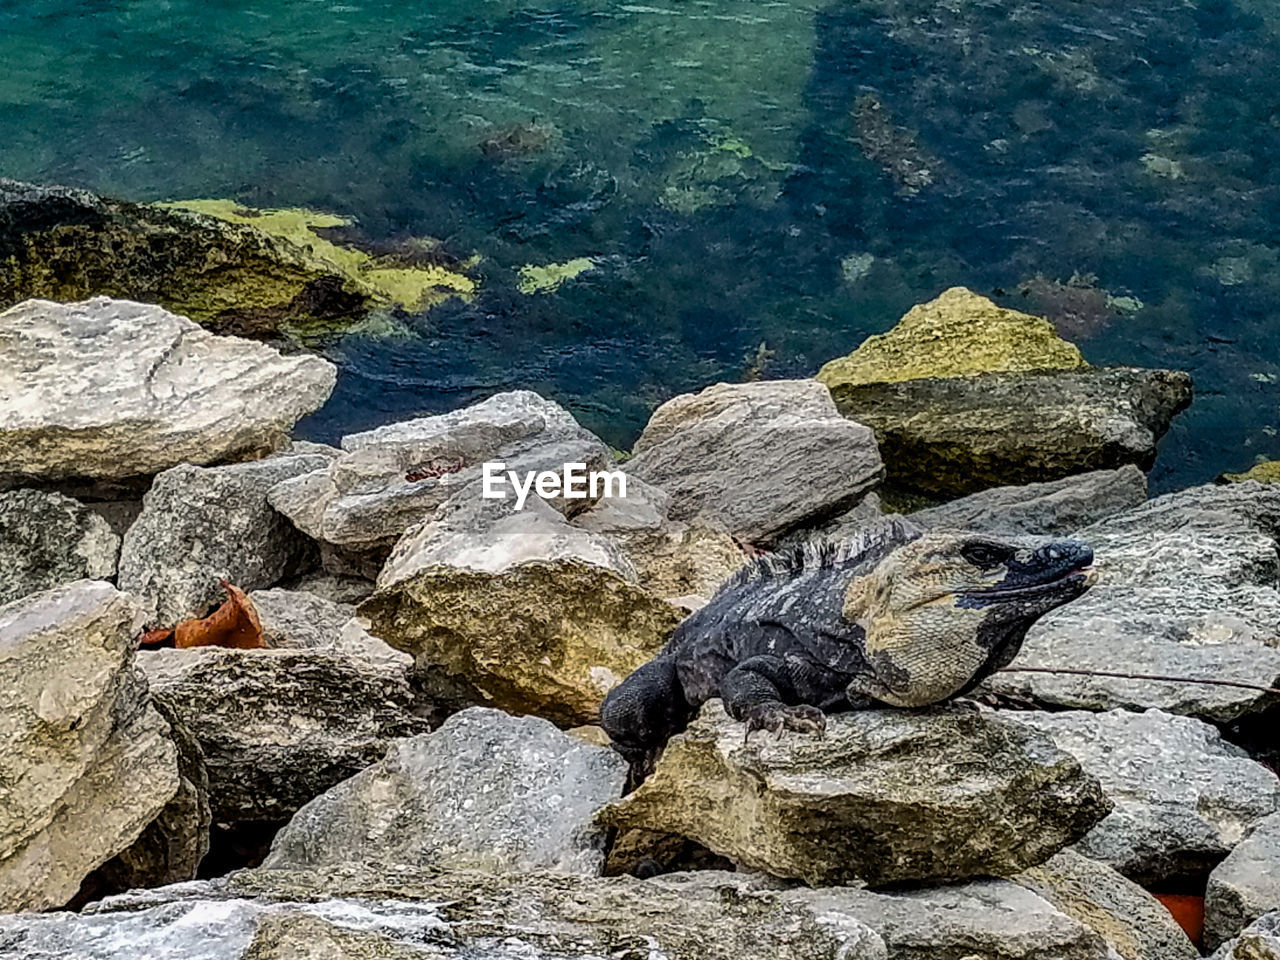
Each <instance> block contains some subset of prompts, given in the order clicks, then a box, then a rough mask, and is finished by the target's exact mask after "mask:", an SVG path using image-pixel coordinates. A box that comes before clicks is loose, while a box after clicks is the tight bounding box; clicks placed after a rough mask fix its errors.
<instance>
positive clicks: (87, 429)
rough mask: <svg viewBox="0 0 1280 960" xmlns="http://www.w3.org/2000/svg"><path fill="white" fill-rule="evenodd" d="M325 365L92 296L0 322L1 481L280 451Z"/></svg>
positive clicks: (324, 393)
mask: <svg viewBox="0 0 1280 960" xmlns="http://www.w3.org/2000/svg"><path fill="white" fill-rule="evenodd" d="M335 377H336V372H335V368H334V366H333V364H331V363H329V362H327V361H325V360H321V359H320V358H319V357H313V356H307V355H294V356H287V357H286V356H281V355H280V354H279V353H278V352H277V351H275V350H273V349H271V348H270V347H267V346H263V345H262V344H256V343H249V342H247V341H244V340H237V339H234V338H230V337H217V336H214V335H213V334H211V333H208V332H207V331H205V330H202V329H200V327H198V326H197V325H196V324H194V323H192V322H191V321H190V320H188V319H186V318H185V317H179V316H175V315H174V314H171V313H168V312H166V311H165V310H163V309H161V308H160V307H152V306H145V305H143V304H140V303H131V302H129V301H124V300H108V299H106V298H105V297H97V298H94V299H93V300H87V301H85V302H83V303H70V304H57V303H50V302H48V301H45V300H30V301H28V302H26V303H23V304H19V305H18V306H16V307H14V308H12V309H11V310H6V311H5V312H4V313H0V383H6V384H8V386H7V394H6V401H5V403H4V407H3V412H2V413H0V481H5V482H21V481H23V480H61V479H64V478H68V477H97V478H107V479H115V478H123V477H131V476H138V475H150V474H155V473H159V472H160V471H161V470H165V469H167V468H169V467H172V466H175V465H177V464H179V463H183V462H190V463H196V464H209V463H217V462H219V461H224V460H232V459H241V458H244V457H247V456H251V455H256V454H258V453H261V452H263V451H267V450H270V449H272V448H273V447H275V446H277V445H279V444H280V443H281V442H282V441H283V440H284V437H285V434H286V433H287V431H288V430H289V429H290V428H291V427H292V426H293V425H294V423H296V422H297V421H298V419H299V418H301V417H302V416H304V415H305V414H308V413H311V412H312V411H314V410H317V409H319V407H320V406H321V405H322V404H323V403H324V401H325V400H326V399H328V397H329V394H330V392H332V390H333V384H334V380H335Z"/></svg>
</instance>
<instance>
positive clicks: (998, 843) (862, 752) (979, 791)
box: [602, 701, 1111, 886]
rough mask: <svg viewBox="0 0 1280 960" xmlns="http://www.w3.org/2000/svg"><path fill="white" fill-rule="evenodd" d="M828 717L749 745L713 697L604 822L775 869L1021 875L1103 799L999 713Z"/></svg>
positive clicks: (835, 876) (1078, 827) (1056, 754)
mask: <svg viewBox="0 0 1280 960" xmlns="http://www.w3.org/2000/svg"><path fill="white" fill-rule="evenodd" d="M827 722H828V726H827V733H826V737H825V738H824V739H822V740H816V739H813V738H809V737H804V736H797V735H788V736H786V737H784V738H783V739H782V740H781V741H779V742H777V743H774V742H770V741H768V740H767V739H766V738H764V737H757V738H754V739H751V740H749V741H746V742H744V737H743V726H742V724H740V723H736V722H734V721H732V720H730V719H729V718H728V716H727V715H726V714H725V712H724V710H723V708H722V707H721V705H720V703H719V701H712V702H711V703H710V704H708V706H706V707H704V708H703V711H702V713H701V715H700V716H699V718H698V719H697V720H696V721H695V722H694V723H693V724H692V725H691V726H690V728H689V729H688V731H686V732H685V733H684V734H681V735H679V736H677V737H675V738H673V739H672V741H671V743H670V744H668V746H667V749H666V751H665V752H664V753H663V754H662V757H661V758H660V760H659V761H658V764H657V767H656V769H655V771H654V773H653V775H652V776H651V777H649V779H647V780H646V781H645V782H644V784H643V785H642V786H641V787H640V788H639V789H638V790H637V791H635V792H634V793H632V794H630V795H629V796H628V797H626V798H625V799H623V800H622V801H620V802H619V803H616V804H613V805H611V806H609V807H607V808H606V809H605V810H604V811H603V813H602V819H603V820H604V822H606V823H608V824H610V825H611V826H617V827H624V828H629V827H639V828H643V829H648V830H657V831H662V832H665V833H677V834H681V835H683V836H686V837H689V838H691V839H693V840H696V841H697V842H699V843H701V844H703V845H704V846H706V847H708V848H709V849H710V850H712V851H713V852H715V853H717V854H720V855H721V856H725V857H728V858H729V859H730V860H732V861H734V862H735V863H736V864H738V865H739V866H740V867H750V868H753V869H757V870H764V871H766V872H768V873H771V874H773V875H775V876H779V877H795V878H799V879H802V880H804V881H805V882H807V883H810V884H814V885H817V884H825V883H849V882H855V881H865V882H866V883H868V884H870V885H873V886H877V885H880V886H882V885H886V884H898V883H905V882H910V881H916V882H921V881H923V882H940V881H952V880H962V879H965V878H968V877H974V876H992V875H995V876H1000V875H1008V874H1012V873H1016V872H1018V871H1019V870H1022V869H1025V868H1026V867H1029V866H1033V865H1035V864H1038V863H1041V862H1043V861H1044V860H1046V859H1048V858H1049V857H1050V856H1052V855H1053V854H1054V853H1056V852H1057V851H1058V850H1060V849H1062V848H1063V847H1064V846H1066V845H1067V844H1069V843H1072V842H1074V841H1076V840H1078V839H1079V838H1080V837H1082V836H1084V834H1085V833H1087V832H1088V831H1089V829H1090V828H1091V827H1093V826H1094V825H1095V824H1096V823H1097V822H1098V821H1099V820H1101V819H1102V818H1103V817H1104V816H1106V814H1107V813H1108V812H1109V811H1110V809H1111V803H1110V801H1108V800H1107V799H1106V798H1105V797H1104V796H1103V793H1102V789H1101V787H1100V786H1099V785H1098V782H1097V780H1095V779H1094V778H1093V777H1092V776H1090V775H1089V774H1086V773H1084V772H1082V771H1081V769H1080V765H1079V764H1078V763H1077V762H1076V760H1075V759H1074V758H1073V757H1071V756H1069V755H1068V754H1066V753H1064V752H1063V751H1061V750H1059V749H1056V748H1055V747H1054V746H1053V744H1052V742H1051V741H1050V740H1049V739H1048V737H1045V736H1043V735H1041V734H1038V733H1036V732H1035V731H1032V730H1030V729H1028V728H1027V727H1025V726H1020V725H1019V724H1016V723H1014V722H1012V721H1009V720H1004V719H1000V718H997V717H994V716H989V715H980V714H977V713H975V712H973V711H967V710H960V709H955V708H946V707H944V708H933V709H930V710H925V711H901V710H869V711H859V712H853V713H847V714H835V715H832V716H830V717H828V721H827ZM979 758H980V759H979Z"/></svg>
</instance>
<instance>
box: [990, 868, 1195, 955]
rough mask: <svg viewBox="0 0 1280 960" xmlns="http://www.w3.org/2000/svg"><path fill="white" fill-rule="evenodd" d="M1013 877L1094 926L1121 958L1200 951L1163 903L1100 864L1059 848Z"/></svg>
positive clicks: (1070, 915)
mask: <svg viewBox="0 0 1280 960" xmlns="http://www.w3.org/2000/svg"><path fill="white" fill-rule="evenodd" d="M1013 880H1014V882H1016V883H1019V884H1021V885H1022V886H1024V887H1026V888H1027V889H1028V890H1031V891H1032V892H1033V893H1036V894H1038V895H1039V896H1041V897H1043V898H1044V899H1045V900H1048V901H1049V902H1050V903H1052V904H1053V905H1054V906H1055V907H1057V908H1058V909H1059V910H1060V911H1062V912H1063V913H1065V914H1066V915H1067V916H1069V917H1071V918H1072V919H1074V920H1078V921H1079V922H1081V923H1083V924H1085V925H1086V926H1088V927H1091V928H1093V930H1094V931H1095V932H1097V933H1098V934H1099V935H1100V936H1101V937H1102V938H1103V939H1104V940H1106V941H1107V943H1108V944H1110V945H1111V947H1112V949H1114V950H1115V951H1116V953H1117V954H1119V955H1120V957H1121V958H1123V960H1196V958H1197V957H1199V956H1200V951H1199V950H1197V949H1196V948H1195V945H1194V944H1192V942H1191V941H1190V940H1189V939H1187V935H1186V933H1184V932H1183V930H1182V928H1181V927H1180V926H1178V923H1177V921H1176V920H1174V919H1173V917H1172V915H1170V913H1169V911H1168V910H1167V909H1166V908H1165V906H1164V904H1162V903H1161V902H1160V901H1159V900H1157V899H1156V898H1155V897H1153V896H1152V895H1151V894H1149V893H1147V891H1146V890H1144V889H1142V887H1140V886H1138V885H1137V884H1136V883H1134V882H1133V881H1132V880H1129V879H1127V878H1125V877H1124V876H1122V875H1121V874H1119V873H1117V872H1116V871H1115V870H1112V869H1111V868H1110V867H1108V866H1107V865H1106V864H1104V863H1099V862H1098V861H1096V860H1091V859H1090V858H1088V857H1085V856H1081V855H1080V854H1078V853H1075V852H1074V851H1072V850H1063V851H1062V852H1061V853H1057V854H1054V856H1053V857H1052V858H1050V859H1049V860H1046V861H1045V862H1044V863H1042V864H1040V865H1039V866H1037V867H1032V868H1030V869H1029V870H1026V871H1024V872H1023V873H1020V874H1018V875H1017V876H1015V877H1014V878H1013Z"/></svg>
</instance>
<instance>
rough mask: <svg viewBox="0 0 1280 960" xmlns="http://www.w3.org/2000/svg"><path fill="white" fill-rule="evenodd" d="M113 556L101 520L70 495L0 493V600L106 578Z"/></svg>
mask: <svg viewBox="0 0 1280 960" xmlns="http://www.w3.org/2000/svg"><path fill="white" fill-rule="evenodd" d="M119 555H120V538H119V537H117V536H116V535H115V534H114V533H112V532H111V526H110V525H109V524H108V523H107V521H106V520H104V519H102V517H100V516H98V514H96V513H94V512H93V511H92V510H90V509H89V508H87V507H85V506H83V505H81V504H80V503H79V502H77V501H75V500H72V499H71V498H70V497H64V496H62V495H61V494H58V493H45V492H44V491H41V490H11V491H9V492H8V493H0V604H5V603H8V602H9V601H10V600H17V599H18V598H19V597H25V596H29V595H30V594H33V593H39V592H40V591H41V590H48V589H49V588H51V587H56V586H59V585H61V584H64V583H72V582H74V581H76V580H85V579H88V580H109V579H111V578H112V577H114V576H115V575H116V560H117V558H118V557H119Z"/></svg>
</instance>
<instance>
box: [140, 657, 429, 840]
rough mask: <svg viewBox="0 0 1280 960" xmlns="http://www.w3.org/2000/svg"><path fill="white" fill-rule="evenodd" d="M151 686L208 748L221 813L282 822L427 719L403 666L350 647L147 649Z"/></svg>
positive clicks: (144, 661) (216, 809)
mask: <svg viewBox="0 0 1280 960" xmlns="http://www.w3.org/2000/svg"><path fill="white" fill-rule="evenodd" d="M138 660H139V663H140V665H141V666H142V668H143V669H144V671H145V672H146V674H147V678H148V680H149V681H150V683H151V688H152V690H153V691H154V692H155V694H156V696H157V697H158V698H163V699H164V700H165V701H166V702H167V704H168V705H169V706H170V708H171V709H172V710H173V711H174V712H175V714H176V715H177V716H178V717H179V718H180V719H181V720H182V722H183V723H184V724H185V725H186V726H187V727H188V728H189V729H190V730H191V732H192V733H193V734H194V735H195V737H196V739H197V740H198V741H199V742H200V747H201V749H202V750H203V751H204V756H205V764H206V766H207V768H208V771H209V796H210V801H211V803H212V806H213V815H214V817H215V819H218V820H228V821H238V820H279V819H283V818H284V817H287V816H289V815H290V814H292V813H293V812H294V811H295V810H297V809H298V808H299V807H301V806H302V805H303V804H304V803H306V802H307V801H309V800H311V799H312V798H313V797H316V796H318V795H319V794H321V793H323V792H324V791H325V790H327V789H329V787H331V786H333V785H334V784H336V783H338V782H340V781H342V780H344V779H346V778H347V777H349V776H351V775H352V774H354V773H357V772H358V771H360V770H363V769H364V768H365V767H367V766H368V765H369V764H371V763H374V762H376V761H377V760H379V759H380V758H381V757H382V755H383V754H384V753H385V752H386V749H387V747H388V746H389V745H390V744H391V743H392V742H393V741H394V740H396V739H397V738H399V737H405V736H410V735H412V734H415V733H420V732H421V731H423V730H425V729H426V728H427V723H426V721H425V720H423V719H420V718H419V717H418V716H417V715H416V713H415V707H416V703H415V697H414V693H413V691H412V689H411V687H410V683H409V677H408V668H407V666H406V665H405V664H403V663H396V662H394V661H382V660H376V659H371V658H364V657H358V656H352V655H351V654H350V653H346V652H342V651H340V650H336V649H335V650H229V649H224V648H215V647H197V648H192V649H189V650H173V649H160V650H144V651H142V652H141V653H140V654H139V656H138Z"/></svg>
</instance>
